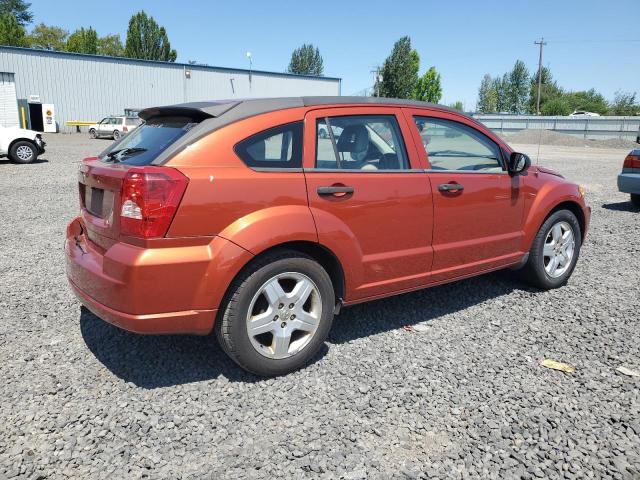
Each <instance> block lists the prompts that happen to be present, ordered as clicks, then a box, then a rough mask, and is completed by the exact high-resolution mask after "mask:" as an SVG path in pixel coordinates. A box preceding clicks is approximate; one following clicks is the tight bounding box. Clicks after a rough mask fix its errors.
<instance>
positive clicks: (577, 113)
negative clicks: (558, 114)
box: [569, 110, 600, 117]
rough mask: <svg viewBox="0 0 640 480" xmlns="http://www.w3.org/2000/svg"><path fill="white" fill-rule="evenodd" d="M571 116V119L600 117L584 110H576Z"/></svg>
mask: <svg viewBox="0 0 640 480" xmlns="http://www.w3.org/2000/svg"><path fill="white" fill-rule="evenodd" d="M569 116H570V117H599V116H600V114H599V113H594V112H585V111H584V110H576V111H575V112H573V113H572V114H570V115H569Z"/></svg>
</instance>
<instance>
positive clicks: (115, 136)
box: [113, 130, 120, 140]
mask: <svg viewBox="0 0 640 480" xmlns="http://www.w3.org/2000/svg"><path fill="white" fill-rule="evenodd" d="M113 139H114V140H120V130H114V131H113Z"/></svg>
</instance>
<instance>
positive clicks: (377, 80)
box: [369, 66, 381, 97]
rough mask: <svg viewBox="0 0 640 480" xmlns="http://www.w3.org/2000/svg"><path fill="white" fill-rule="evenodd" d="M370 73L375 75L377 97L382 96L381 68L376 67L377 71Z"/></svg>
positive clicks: (374, 82)
mask: <svg viewBox="0 0 640 480" xmlns="http://www.w3.org/2000/svg"><path fill="white" fill-rule="evenodd" d="M369 73H373V74H374V76H373V91H374V93H375V96H376V97H379V96H380V79H381V77H380V67H379V66H376V67H375V70H370V72H369Z"/></svg>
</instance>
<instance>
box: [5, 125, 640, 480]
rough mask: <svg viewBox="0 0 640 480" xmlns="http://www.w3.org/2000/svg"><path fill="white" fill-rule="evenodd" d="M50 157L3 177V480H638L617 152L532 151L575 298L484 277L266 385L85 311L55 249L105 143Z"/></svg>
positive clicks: (638, 400) (397, 314) (351, 315)
mask: <svg viewBox="0 0 640 480" xmlns="http://www.w3.org/2000/svg"><path fill="white" fill-rule="evenodd" d="M47 141H48V142H49V148H48V152H47V153H46V154H45V155H44V156H43V160H42V162H40V163H36V164H33V165H26V166H18V165H12V164H9V163H4V162H0V171H1V172H2V175H1V176H0V201H1V202H2V206H3V208H2V214H1V215H0V251H1V252H2V255H1V256H0V273H1V274H2V283H3V286H2V290H1V292H2V293H1V295H0V308H1V311H2V315H3V320H2V323H1V324H0V373H1V377H2V379H3V381H2V382H1V384H0V400H1V407H0V478H12V477H24V478H67V477H75V478H80V477H81V478H89V477H90V478H141V477H144V478H211V479H226V478H229V479H232V478H233V479H236V478H265V479H266V478H287V479H297V478H321V479H325V478H326V479H334V478H335V479H338V478H344V479H365V478H367V479H368V478H371V479H378V478H379V479H389V478H480V477H481V478H536V477H538V478H549V479H553V478H616V479H637V478H640V394H639V387H640V378H636V377H632V376H627V375H623V374H621V373H619V372H617V371H616V369H617V368H618V367H620V366H626V367H627V368H630V369H633V370H636V371H639V370H640V326H639V324H638V320H639V316H640V314H639V312H640V281H638V280H639V274H638V272H639V271H640V242H639V241H638V239H639V238H640V212H638V211H634V209H633V208H632V206H631V204H630V203H629V201H628V196H626V195H623V194H620V193H618V192H617V191H616V186H615V177H616V175H617V173H618V171H619V170H620V166H621V163H622V159H623V158H624V156H625V154H626V153H627V150H606V149H598V150H594V149H585V148H576V147H555V146H554V147H550V146H543V147H542V148H541V153H540V158H541V162H542V163H544V164H545V165H548V166H550V167H553V168H556V169H557V170H560V171H561V172H563V173H564V174H566V175H567V176H568V177H569V178H573V179H576V180H579V181H580V182H583V183H584V184H585V185H586V186H587V188H588V198H589V202H590V204H591V205H592V206H593V209H594V211H593V220H592V227H591V231H590V234H589V237H588V241H587V243H586V244H585V245H584V248H583V251H582V257H581V259H580V261H579V263H578V267H577V269H576V271H575V273H574V275H573V278H572V279H571V281H570V283H569V285H568V286H566V287H564V288H561V289H559V290H555V291H551V292H539V291H536V290H533V289H530V288H528V287H527V286H525V285H523V284H522V283H519V282H518V281H517V280H515V279H514V278H513V277H512V275H510V274H509V273H508V272H499V273H495V274H490V275H485V276H482V277H479V278H474V279H471V280H467V281H463V282H459V283H455V284H450V285H446V286H441V287H437V288H433V289H430V290H425V291H422V292H417V293H412V294H406V295H402V296H398V297H395V298H391V299H388V300H383V301H377V302H374V303H370V304H367V305H361V306H357V307H353V308H349V309H345V310H344V311H343V313H342V314H341V315H340V316H339V317H337V319H336V322H335V323H334V328H333V330H332V333H331V335H330V338H329V341H328V342H327V345H326V348H324V349H323V351H322V352H321V353H320V354H319V355H318V357H317V358H316V359H315V361H314V362H313V363H312V365H310V366H309V367H308V368H306V369H305V370H302V371H299V372H296V373H294V374H291V375H288V376H286V377H282V378H277V379H269V380H263V379H259V378H256V377H253V376H251V375H249V374H246V373H244V372H242V371H241V370H239V369H238V368H237V367H236V366H235V365H234V364H233V363H232V362H231V361H230V360H228V359H227V358H226V357H225V356H224V354H223V353H222V352H221V350H220V349H219V348H218V347H217V345H216V344H215V342H214V339H213V338H208V337H207V338H202V337H186V336H183V337H144V336H137V335H134V334H129V333H126V332H123V331H120V330H118V329H117V328H114V327H111V326H109V325H108V324H106V323H104V322H102V321H100V320H99V319H97V318H96V317H94V316H93V315H92V314H90V313H88V312H86V311H82V310H81V309H80V307H79V304H78V302H77V301H76V300H75V299H74V297H73V296H72V294H71V293H70V291H69V289H68V288H67V284H66V279H65V275H64V266H63V265H64V262H63V251H62V243H63V238H64V229H65V226H66V222H67V221H68V220H69V219H70V218H72V216H73V215H74V214H76V212H77V211H78V206H77V192H76V185H75V182H76V177H75V175H76V168H77V162H78V160H79V159H80V158H81V157H82V156H85V155H89V154H93V153H96V152H97V151H99V150H101V149H102V148H103V147H104V146H105V145H106V143H105V142H106V141H104V140H103V141H100V140H94V141H90V140H88V139H86V138H85V137H84V136H79V135H78V136H75V135H64V136H62V135H58V136H55V135H48V136H47ZM519 148H521V149H522V150H524V151H525V152H527V153H529V154H531V155H533V158H534V159H535V154H536V150H537V148H536V147H534V146H531V145H522V146H519ZM405 326H412V328H404V327H405ZM545 358H550V359H553V360H558V361H562V362H567V363H569V364H571V365H574V366H575V367H576V371H575V373H572V374H569V373H562V372H559V371H555V370H549V369H545V368H543V367H541V366H540V365H539V362H540V361H541V360H542V359H545Z"/></svg>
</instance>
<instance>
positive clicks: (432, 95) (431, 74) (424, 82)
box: [413, 67, 442, 103]
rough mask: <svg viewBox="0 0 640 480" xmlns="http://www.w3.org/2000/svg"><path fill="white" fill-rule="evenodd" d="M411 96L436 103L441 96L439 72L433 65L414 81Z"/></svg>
mask: <svg viewBox="0 0 640 480" xmlns="http://www.w3.org/2000/svg"><path fill="white" fill-rule="evenodd" d="M413 98H414V99H416V100H421V101H423V102H431V103H438V102H439V101H440V99H441V98H442V86H441V84H440V74H439V73H438V71H437V70H436V68H435V67H431V68H429V70H427V71H426V72H425V74H424V75H422V76H421V77H420V78H419V79H418V81H417V82H416V86H415V88H414V91H413Z"/></svg>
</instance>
